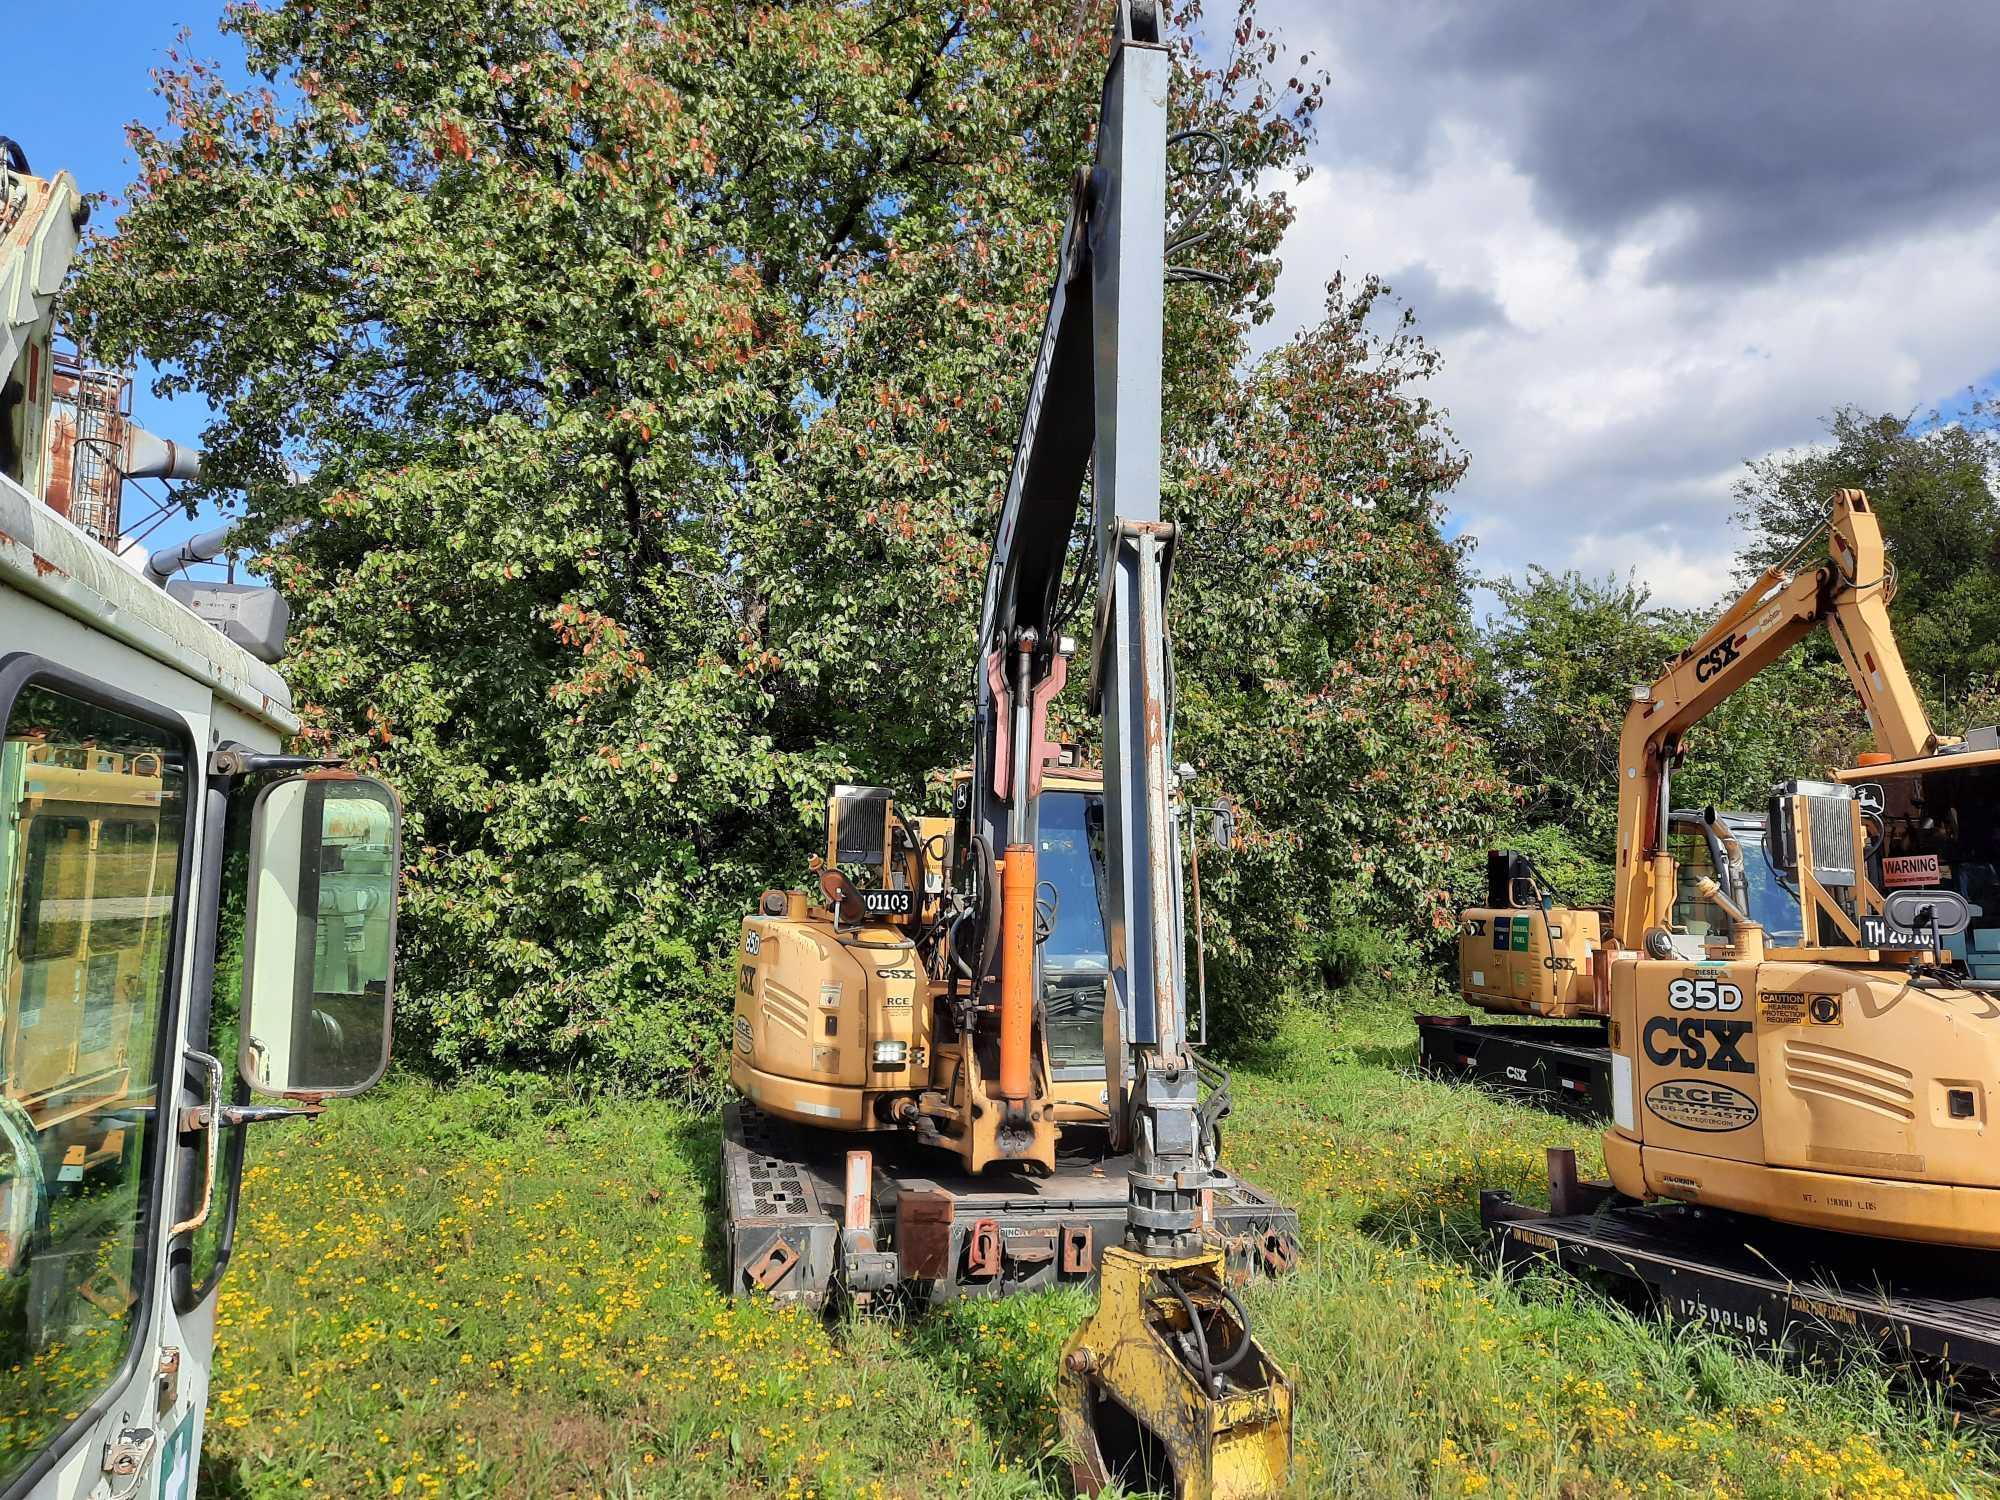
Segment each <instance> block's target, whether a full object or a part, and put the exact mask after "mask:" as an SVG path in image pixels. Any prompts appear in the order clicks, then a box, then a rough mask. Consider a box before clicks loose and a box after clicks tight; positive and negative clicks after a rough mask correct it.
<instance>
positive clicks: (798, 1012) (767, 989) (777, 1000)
mask: <svg viewBox="0 0 2000 1500" xmlns="http://www.w3.org/2000/svg"><path fill="white" fill-rule="evenodd" d="M811 1016H812V1011H811V1009H810V1008H809V1007H808V1006H807V1005H806V1003H805V1001H804V1000H802V999H801V998H800V997H799V996H797V995H794V994H793V993H792V992H791V991H790V990H787V989H781V988H780V987H779V986H777V985H775V984H773V983H772V982H771V981H770V980H769V979H768V978H767V979H766V980H765V981H764V1019H765V1020H766V1021H768V1022H770V1023H772V1024H774V1025H777V1026H782V1027H784V1029H785V1030H787V1031H789V1032H791V1033H792V1034H793V1035H795V1036H797V1037H798V1038H799V1039H800V1040H801V1041H803V1040H805V1036H806V1033H807V1031H808V1030H809V1029H810V1026H809V1022H810V1019H811Z"/></svg>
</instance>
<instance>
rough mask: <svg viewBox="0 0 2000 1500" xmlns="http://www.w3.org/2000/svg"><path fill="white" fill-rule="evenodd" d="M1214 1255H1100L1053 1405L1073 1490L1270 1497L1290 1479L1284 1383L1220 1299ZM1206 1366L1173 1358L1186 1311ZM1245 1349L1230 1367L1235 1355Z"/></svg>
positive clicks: (1205, 1499)
mask: <svg viewBox="0 0 2000 1500" xmlns="http://www.w3.org/2000/svg"><path fill="white" fill-rule="evenodd" d="M1226 1285H1227V1284H1226V1282H1225V1280H1224V1271H1223V1257H1222V1251H1221V1250H1220V1249H1212V1250H1208V1249H1205V1250H1202V1251H1200V1252H1198V1253H1196V1254H1194V1255H1187V1256H1160V1257H1155V1256H1146V1255H1140V1254H1138V1253H1136V1252H1135V1251H1131V1250H1127V1249H1125V1248H1124V1247H1122V1246H1114V1247H1112V1248H1111V1249H1108V1250H1106V1251H1105V1252H1104V1263H1103V1267H1102V1269H1101V1270H1100V1272H1099V1281H1098V1293H1097V1309H1096V1311H1095V1312H1093V1313H1092V1314H1091V1315H1090V1318H1089V1320H1088V1321H1087V1322H1085V1323H1084V1325H1083V1327H1081V1328H1080V1329H1078V1330H1077V1332H1076V1333H1075V1335H1074V1336H1073V1337H1072V1338H1071V1339H1070V1341H1069V1343H1068V1344H1067V1345H1066V1346H1065V1347H1064V1349H1063V1361H1062V1371H1061V1375H1060V1394H1059V1407H1060V1412H1059V1415H1060V1419H1061V1423H1062V1431H1063V1436H1064V1437H1065V1438H1066V1439H1067V1440H1068V1442H1069V1445H1070V1447H1071V1448H1072V1450H1074V1452H1075V1454H1076V1455H1077V1456H1076V1458H1075V1459H1074V1460H1073V1465H1074V1470H1075V1478H1076V1484H1077V1488H1078V1489H1079V1490H1080V1491H1082V1492H1083V1493H1085V1494H1090V1495H1094V1494H1096V1493H1098V1491H1099V1490H1101V1489H1102V1488H1103V1487H1104V1486H1106V1485H1108V1484H1110V1483H1111V1482H1112V1481H1113V1480H1114V1479H1115V1480H1117V1481H1119V1482H1120V1483H1121V1484H1123V1485H1124V1486H1125V1487H1126V1488H1128V1489H1144V1488H1152V1487H1163V1486H1166V1485H1168V1484H1169V1483H1170V1484H1171V1492H1172V1494H1173V1495H1174V1496H1175V1500H1233V1497H1250V1496H1261V1495H1278V1494H1282V1493H1284V1491H1285V1490H1286V1488H1287V1487H1288V1486H1289V1484H1290V1482H1291V1468H1292V1385H1291V1382H1290V1380H1288V1379H1287V1378H1286V1376H1285V1372H1284V1371H1283V1370H1281V1369H1279V1368H1278V1366H1277V1364H1276V1363H1275V1362H1274V1361H1273V1360H1272V1359H1271V1358H1270V1357H1269V1356H1268V1355H1267V1354H1265V1353H1264V1351H1263V1350H1262V1349H1261V1348H1259V1347H1258V1345H1257V1343H1256V1341H1255V1340H1254V1338H1252V1336H1251V1333H1250V1330H1249V1328H1248V1326H1247V1325H1246V1324H1245V1323H1244V1322H1243V1321H1242V1319H1241V1318H1240V1316H1239V1311H1238V1308H1237V1307H1236V1306H1234V1305H1233V1299H1232V1298H1231V1297H1230V1296H1229V1295H1228V1293H1227V1290H1226ZM1190 1309H1192V1310H1193V1313H1194V1315H1195V1317H1196V1318H1197V1319H1198V1320H1199V1323H1200V1331H1201V1335H1202V1337H1203V1338H1204V1339H1205V1340H1206V1347H1207V1349H1208V1351H1209V1358H1210V1359H1211V1361H1215V1362H1226V1363H1227V1364H1228V1365H1229V1368H1228V1369H1227V1370H1225V1371H1220V1372H1217V1373H1216V1374H1215V1375H1214V1376H1213V1377H1212V1380H1211V1383H1210V1384H1208V1385H1207V1386H1204V1383H1203V1380H1202V1378H1201V1375H1200V1372H1199V1359H1198V1356H1197V1357H1194V1358H1192V1359H1191V1357H1190V1356H1189V1355H1188V1354H1187V1353H1185V1352H1184V1351H1185V1350H1186V1349H1187V1348H1188V1346H1189V1345H1190V1344H1192V1343H1194V1342H1195V1341H1194V1340H1193V1339H1191V1338H1190V1331H1191V1330H1190V1321H1189V1312H1190ZM1246 1343H1247V1347H1244V1349H1243V1353H1242V1355H1241V1357H1240V1358H1234V1357H1232V1356H1234V1355H1235V1352H1236V1350H1237V1349H1238V1348H1239V1347H1243V1346H1244V1345H1245V1344H1246Z"/></svg>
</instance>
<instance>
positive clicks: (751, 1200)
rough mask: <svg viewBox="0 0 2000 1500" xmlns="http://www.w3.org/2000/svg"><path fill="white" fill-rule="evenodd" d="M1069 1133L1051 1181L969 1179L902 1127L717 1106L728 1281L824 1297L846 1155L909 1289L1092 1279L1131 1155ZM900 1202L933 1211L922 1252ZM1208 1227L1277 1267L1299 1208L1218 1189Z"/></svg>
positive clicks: (972, 1290)
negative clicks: (794, 1259)
mask: <svg viewBox="0 0 2000 1500" xmlns="http://www.w3.org/2000/svg"><path fill="white" fill-rule="evenodd" d="M1064 1138H1065V1140H1066V1141H1068V1142H1069V1143H1070V1149H1069V1150H1066V1151H1064V1152H1062V1153H1060V1154H1059V1155H1058V1156H1057V1159H1056V1170H1055V1171H1054V1173H1052V1174H1051V1175H1049V1176H1047V1177H1038V1176H1034V1175H1031V1174H1028V1173H1025V1172H998V1171H990V1172H987V1173H985V1174H983V1175H981V1176H977V1177H975V1176H972V1175H971V1174H969V1173H966V1172H964V1171H962V1170H960V1169H959V1168H958V1165H957V1163H956V1161H955V1160H954V1159H953V1158H952V1157H950V1156H949V1155H947V1154H946V1153H944V1152H942V1151H939V1150H937V1149H935V1148H933V1147H927V1146H924V1145H923V1144H921V1143H920V1142H918V1141H917V1140H915V1139H914V1138H913V1137H911V1136H908V1135H904V1134H902V1133H900V1132H881V1133H878V1134H849V1133H846V1132H841V1131H832V1130H807V1129H802V1128H800V1127H798V1126H795V1125H791V1124H788V1123H786V1122H784V1121H781V1120H777V1119H774V1118H772V1117H771V1116H769V1115H766V1114H764V1113H763V1112H762V1111H761V1110H759V1109H757V1108H756V1107H755V1106H754V1105H751V1104H748V1103H746V1102H744V1101H742V1100H737V1101H734V1102H732V1103H730V1104H729V1105H727V1106H726V1107H725V1108H724V1111H723V1181H724V1190H725V1191H724V1199H725V1204H724V1207H725V1211H726V1212H727V1214H728V1219H729V1231H730V1235H729V1239H730V1262H731V1264H730V1273H731V1277H732V1285H733V1287H734V1289H736V1290H738V1291H743V1290H748V1289H750V1288H751V1287H753V1286H760V1285H761V1286H762V1287H763V1289H765V1290H768V1291H770V1292H772V1293H773V1294H774V1295H779V1296H786V1297H790V1298H793V1299H794V1300H803V1301H810V1302H818V1301H821V1300H824V1298H825V1297H826V1296H827V1295H828V1293H829V1292H830V1291H831V1290H832V1288H833V1286H834V1284H835V1283H836V1282H838V1281H839V1280H840V1272H841V1267H840V1264H839V1262H840V1260H841V1255H840V1248H839V1241H840V1234H839V1228H840V1224H841V1220H842V1210H843V1204H844V1199H845V1196H846V1174H847V1153H848V1152H849V1151H867V1152H869V1153H870V1154H871V1156H872V1158H873V1162H874V1172H873V1195H872V1198H873V1201H872V1218H873V1222H874V1228H875V1242H876V1245H877V1247H878V1248H880V1249H882V1250H886V1251H890V1252H893V1253H894V1254H895V1255H896V1256H897V1257H898V1263H899V1264H898V1271H899V1274H898V1276H897V1281H898V1283H899V1284H908V1286H909V1289H910V1290H911V1291H913V1292H914V1293H915V1294H916V1295H918V1296H920V1297H924V1298H927V1299H929V1300H933V1301H941V1300H949V1299H951V1298H955V1297H997V1296H1003V1295H1007V1294H1009V1293H1012V1292H1017V1291H1026V1290H1032V1289H1035V1288H1039V1287H1043V1286H1049V1285H1056V1284H1060V1283H1068V1282H1081V1283H1085V1284H1088V1283H1092V1282H1094V1281H1095V1279H1096V1276H1097V1266H1098V1263H1099V1261H1100V1260H1101V1259H1102V1257H1103V1252H1104V1250H1105V1249H1106V1248H1107V1247H1108V1246H1110V1245H1114V1244H1117V1243H1119V1241H1120V1240H1121V1239H1122V1237H1123V1235H1124V1229H1125V1209H1126V1199H1127V1190H1126V1180H1125V1179H1126V1174H1127V1172H1128V1171H1129V1170H1130V1169H1131V1164H1132V1158H1131V1157H1130V1156H1129V1155H1113V1154H1111V1153H1110V1152H1109V1149H1108V1136H1107V1134H1106V1132H1104V1131H1102V1130H1094V1129H1091V1128H1090V1127H1088V1126H1077V1127H1069V1128H1067V1129H1066V1130H1065V1131H1064ZM1079 1145H1080V1146H1081V1147H1082V1148H1083V1149H1078V1147H1079ZM1093 1148H1094V1149H1093ZM906 1196H909V1197H912V1198H917V1199H922V1200H924V1202H923V1204H922V1205H919V1204H916V1203H913V1204H911V1205H910V1208H911V1213H912V1215H915V1214H917V1213H919V1212H921V1210H922V1209H928V1210H929V1211H930V1213H931V1215H932V1216H933V1221H934V1223H935V1224H936V1225H938V1226H941V1227H937V1228H935V1229H934V1231H933V1233H934V1234H935V1235H936V1236H938V1237H939V1239H938V1240H937V1241H936V1242H935V1243H933V1244H932V1245H931V1246H930V1247H928V1248H925V1247H920V1246H918V1245H916V1244H914V1243H911V1240H912V1239H913V1236H912V1234H911V1233H910V1232H909V1231H908V1230H907V1228H906V1226H907V1224H908V1223H909V1220H908V1219H907V1218H906V1217H905V1216H904V1214H903V1213H902V1208H903V1199H904V1198H905V1197H906ZM1213 1228H1214V1233H1215V1235H1216V1237H1217V1238H1218V1239H1220V1241H1221V1242H1222V1244H1223V1247H1224V1249H1225V1251H1226V1252H1227V1253H1228V1255H1229V1257H1230V1261H1231V1265H1232V1268H1233V1269H1235V1270H1237V1271H1238V1272H1240V1273H1241V1274H1246V1275H1247V1274H1255V1273H1262V1272H1267V1271H1275V1270H1282V1269H1285V1268H1287V1267H1288V1266H1289V1265H1290V1264H1291V1263H1292V1262H1293V1261H1294V1260H1295V1258H1296V1244H1297V1235H1298V1215H1297V1213H1296V1212H1295V1211H1293V1210H1292V1209H1289V1208H1286V1207H1284V1206H1282V1205H1281V1204H1279V1203H1278V1202H1277V1201H1276V1200H1274V1199H1272V1198H1271V1197H1269V1196H1268V1195H1266V1194H1265V1193H1263V1192H1262V1191H1260V1190H1259V1189H1258V1188H1257V1187H1255V1186H1254V1185H1253V1184H1251V1183H1248V1182H1244V1181H1242V1180H1241V1179H1236V1180H1235V1181H1234V1183H1233V1184H1232V1185H1231V1186H1230V1187H1229V1188H1226V1189H1223V1190H1221V1191H1219V1192H1218V1193H1217V1194H1216V1195H1215V1199H1214V1203H1213ZM775 1239H784V1240H785V1241H786V1242H787V1243H788V1244H789V1245H790V1246H791V1248H792V1249H793V1250H795V1251H796V1252H797V1253H798V1256H799V1261H798V1263H797V1264H796V1265H791V1266H788V1268H787V1270H786V1271H785V1273H784V1274H783V1275H782V1276H781V1277H780V1278H778V1279H776V1280H773V1281H771V1282H769V1283H768V1284H766V1283H764V1282H763V1279H762V1277H761V1276H760V1275H759V1274H758V1270H759V1268H760V1267H767V1266H768V1262H766V1261H765V1257H766V1256H767V1255H768V1254H769V1252H770V1246H771V1243H772V1241H773V1240H775ZM780 1258H781V1259H783V1258H784V1257H783V1255H782V1252H781V1255H780ZM919 1273H923V1274H919Z"/></svg>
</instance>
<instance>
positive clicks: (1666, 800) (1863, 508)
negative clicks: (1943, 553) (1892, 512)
mask: <svg viewBox="0 0 2000 1500" xmlns="http://www.w3.org/2000/svg"><path fill="white" fill-rule="evenodd" d="M1822 535H1824V536H1825V538H1826V548H1825V554H1826V555H1825V557H1824V558H1823V559H1822V560H1820V561H1819V562H1817V563H1816V564H1814V565H1813V566H1810V567H1804V566H1800V559H1801V558H1802V557H1803V556H1804V555H1805V553H1806V552H1807V550H1808V549H1809V548H1811V547H1812V546H1813V544H1814V543H1815V542H1817V541H1818V539H1819V538H1820V537H1821V536H1822ZM1893 588H1894V585H1893V579H1892V576H1891V574H1890V571H1889V566H1888V558H1887V554H1886V551H1885V549H1884V547H1883V543H1882V527H1881V524H1880V523H1879V522H1878V521H1877V520H1876V519H1875V513H1874V511H1873V510H1872V509H1871V508H1870V507H1869V504H1868V497H1867V496H1866V495H1865V494H1864V493H1863V492H1862V491H1860V490H1837V491H1835V492H1834V496H1833V509H1832V510H1831V511H1830V512H1829V514H1828V516H1827V519H1826V521H1825V522H1824V523H1823V525H1822V526H1821V527H1820V528H1818V529H1816V530H1815V531H1814V532H1813V533H1812V535H1811V536H1809V537H1807V538H1806V540H1805V541H1804V542H1802V543H1801V544H1800V546H1799V548H1798V549H1797V550H1796V551H1794V552H1793V554H1792V555H1791V556H1790V557H1789V558H1786V559H1785V560H1784V561H1782V562H1780V563H1777V564H1774V565H1773V566H1772V567H1770V568H1768V569H1766V570H1765V572H1764V573H1763V575H1762V576H1761V577H1760V578H1758V579H1757V581H1756V582H1755V583H1753V584H1752V585H1751V586H1750V587H1749V588H1748V589H1747V590H1745V591H1744V593H1743V594H1742V596H1741V597H1740V598H1738V599H1737V600H1736V602H1735V603H1734V604H1732V605H1730V606H1729V608H1728V609H1727V610H1725V611H1724V612H1723V614H1722V616H1721V618H1719V619H1718V620H1716V622H1715V623H1714V624H1713V625H1711V626H1710V627H1709V628H1708V629H1707V631H1705V632H1704V633H1703V634H1702V636H1701V638H1700V639H1699V640H1697V641H1696V642H1695V643H1694V644H1693V645H1692V646H1690V647H1688V649H1687V650H1686V651H1683V652H1682V653H1681V654H1680V655H1679V656H1678V657H1676V658H1675V659H1674V660H1673V662H1672V663H1671V664H1670V665H1669V666H1668V667H1667V669H1666V671H1665V672H1663V673H1662V674H1661V675H1660V676H1659V677H1658V678H1657V679H1655V680H1654V681H1653V682H1652V683H1651V684H1650V685H1648V686H1645V687H1640V688H1635V689H1634V690H1633V694H1632V706H1631V707H1630V708H1629V709H1628V710H1627V711H1626V714H1625V727H1624V731H1623V733H1622V734H1621V736H1620V740H1619V754H1618V765H1619V776H1618V870H1617V887H1616V896H1615V911H1614V916H1613V921H1612V932H1613V936H1614V937H1615V938H1616V939H1617V941H1618V943H1619V945H1620V946H1621V947H1625V948H1631V949H1637V948H1639V947H1640V946H1641V944H1642V942H1643V940H1644V937H1645V934H1646V932H1647V930H1648V929H1650V928H1652V927H1655V926H1659V925H1662V924H1664V923H1665V922H1666V920H1667V913H1668V910H1669V908H1670V907H1671V905H1672V903H1673V899H1674V870H1673V862H1672V860H1671V858H1670V857H1669V856H1668V854H1667V852H1666V829H1667V823H1668V809H1669V805H1670V803H1671V800H1672V791H1671V787H1672V779H1673V768H1674V765H1675V764H1676V762H1677V761H1678V759H1679V757H1680V753H1681V749H1682V745H1683V741H1684V737H1685V735H1686V733H1687V731H1688V730H1689V729H1691V728H1692V727H1694V726H1695V725H1696V724H1698V723H1700V722H1701V721H1702V720H1703V719H1705V718H1707V717H1708V716H1709V715H1710V714H1712V713H1714V712H1715V710H1716V709H1717V708H1719V707H1721V706H1722V704H1723V703H1724V702H1726V701H1727V700H1728V699H1729V698H1731V697H1733V696H1734V695H1735V694H1736V693H1737V692H1738V691H1740V690H1741V689H1742V687H1743V686H1744V684H1746V683H1747V682H1749V681H1750V680H1751V679H1752V678H1753V677H1755V676H1756V675H1757V674H1758V673H1759V672H1761V671H1763V670H1764V668H1765V667H1767V666H1769V665H1770V664H1771V663H1772V662H1774V661H1776V660H1777V659H1778V658H1779V657H1780V656H1782V655H1784V653H1785V652H1786V651H1788V650H1789V649H1790V648H1791V647H1792V646H1794V645H1796V644H1797V643H1798V642H1799V641H1801V640H1803V639H1805V637H1806V636H1808V635H1810V634H1811V633H1812V632H1813V630H1814V629H1815V628H1817V627H1819V626H1820V625H1825V626H1826V628H1827V632H1828V634H1829V635H1831V636H1832V638H1833V643H1834V649H1835V650H1836V651H1837V652H1838V653H1839V654H1840V659H1841V662H1842V664H1843V665H1844V666H1845V667H1846V668H1847V676H1848V680H1849V681H1850V682H1852V683H1853V684H1854V690H1855V692H1856V693H1857V694H1859V695H1860V698H1861V703H1862V706H1863V707H1864V708H1865V709H1866V710H1867V712H1868V721H1869V724H1870V725H1871V727H1872V728H1873V729H1874V732H1875V740H1876V743H1877V745H1879V746H1880V747H1881V748H1882V749H1883V750H1884V751H1886V752H1887V753H1888V754H1889V755H1891V756H1892V757H1894V758H1895V759H1897V760H1907V759H1911V758H1914V757H1916V756H1921V755H1928V754H1930V753H1932V752H1933V751H1935V750H1936V749H1937V748H1938V744H1939V740H1938V736H1937V735H1936V733H1935V732H1933V730H1932V729H1931V725H1930V720H1929V718H1928V717H1927V716H1926V714H1925V713H1924V707H1923V703H1922V701H1921V700H1920V699H1919V698H1918V697H1917V692H1916V689H1915V688H1914V687H1913V686H1912V685H1911V683H1910V677H1909V673H1908V672H1907V671H1905V670H1904V667H1903V657H1902V653H1901V652H1900V651H1899V650H1898V649H1897V647H1896V637H1895V633H1894V631H1893V630H1892V629H1891V627H1890V624H1889V598H1890V595H1891V593H1892V592H1893Z"/></svg>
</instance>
